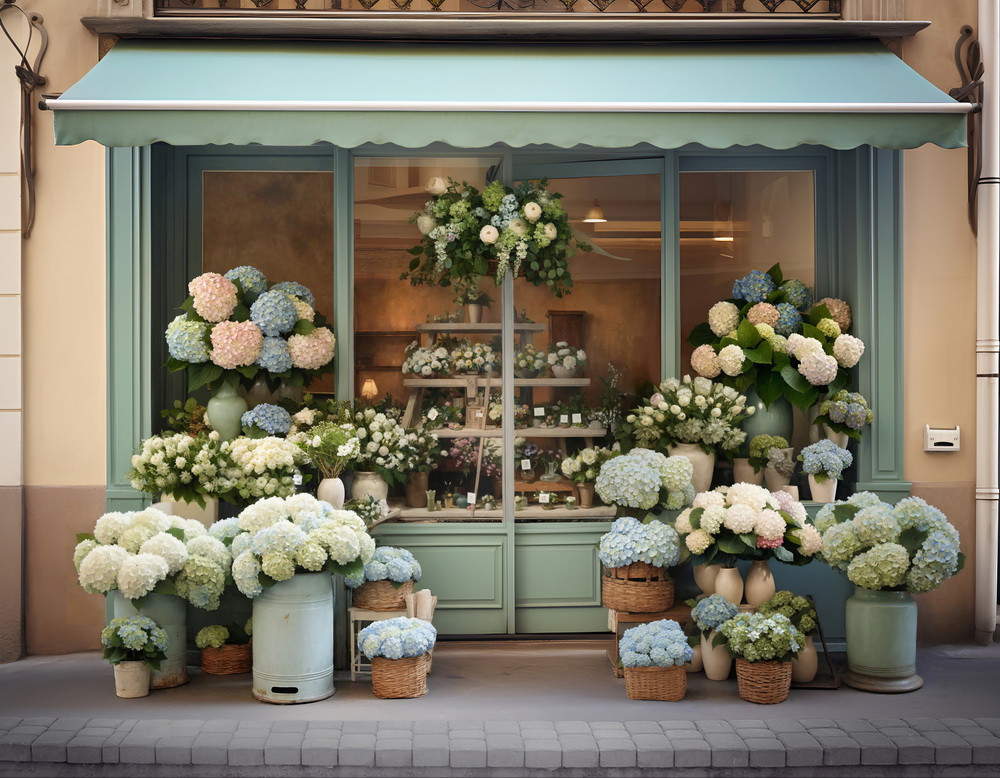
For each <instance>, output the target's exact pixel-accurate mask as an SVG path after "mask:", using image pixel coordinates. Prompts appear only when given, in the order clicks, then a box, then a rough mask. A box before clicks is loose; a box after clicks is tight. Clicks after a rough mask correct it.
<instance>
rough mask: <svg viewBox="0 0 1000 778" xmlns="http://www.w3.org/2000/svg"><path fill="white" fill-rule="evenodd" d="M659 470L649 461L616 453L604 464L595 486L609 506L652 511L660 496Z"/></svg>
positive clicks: (660, 477) (660, 481) (660, 479)
mask: <svg viewBox="0 0 1000 778" xmlns="http://www.w3.org/2000/svg"><path fill="white" fill-rule="evenodd" d="M662 481H663V479H662V476H661V475H660V472H659V471H658V470H657V469H656V468H655V467H653V466H652V465H651V464H649V463H648V462H646V461H644V460H642V459H640V458H638V457H634V456H631V455H625V456H617V457H613V458H612V459H609V460H608V461H607V462H605V463H604V464H603V465H601V472H600V473H598V475H597V480H596V482H595V483H594V486H595V488H596V490H597V494H598V495H599V496H600V498H601V499H602V500H604V502H606V503H608V504H609V505H620V506H624V507H626V508H642V509H643V510H649V509H650V508H652V507H653V506H654V505H656V503H657V502H658V501H659V499H660V487H661V486H662Z"/></svg>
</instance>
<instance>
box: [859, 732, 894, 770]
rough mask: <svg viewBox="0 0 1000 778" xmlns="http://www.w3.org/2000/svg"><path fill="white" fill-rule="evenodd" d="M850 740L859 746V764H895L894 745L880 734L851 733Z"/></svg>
mask: <svg viewBox="0 0 1000 778" xmlns="http://www.w3.org/2000/svg"><path fill="white" fill-rule="evenodd" d="M851 739H852V740H853V741H854V742H855V743H857V744H858V745H859V746H861V764H863V765H880V764H881V765H884V764H896V759H897V756H896V744H895V743H893V742H892V741H891V740H889V738H887V737H886V736H885V735H883V734H882V733H881V732H852V733H851Z"/></svg>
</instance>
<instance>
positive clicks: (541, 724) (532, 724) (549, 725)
mask: <svg viewBox="0 0 1000 778" xmlns="http://www.w3.org/2000/svg"><path fill="white" fill-rule="evenodd" d="M518 724H519V725H520V727H521V731H522V732H523V731H524V730H526V729H551V730H552V731H553V732H555V729H556V725H555V724H554V723H553V722H551V721H519V722H518Z"/></svg>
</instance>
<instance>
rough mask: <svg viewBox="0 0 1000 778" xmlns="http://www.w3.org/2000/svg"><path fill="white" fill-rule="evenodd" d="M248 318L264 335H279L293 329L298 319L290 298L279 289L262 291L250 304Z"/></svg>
mask: <svg viewBox="0 0 1000 778" xmlns="http://www.w3.org/2000/svg"><path fill="white" fill-rule="evenodd" d="M250 318H251V320H252V321H253V323H254V324H256V325H257V326H258V327H260V330H261V332H263V333H264V334H265V335H272V336H273V335H281V334H283V333H286V332H291V331H292V330H293V329H295V324H296V322H297V321H298V320H299V314H298V311H296V310H295V303H294V302H292V298H291V297H289V296H288V294H286V293H285V292H283V291H281V290H280V289H277V288H274V289H271V290H270V291H267V292H264V294H262V295H261V296H260V297H258V298H257V299H256V300H254V303H253V305H251V306H250Z"/></svg>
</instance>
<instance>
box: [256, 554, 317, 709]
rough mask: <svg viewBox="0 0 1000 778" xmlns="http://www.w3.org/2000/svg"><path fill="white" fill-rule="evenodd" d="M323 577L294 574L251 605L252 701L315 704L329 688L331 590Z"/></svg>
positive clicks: (309, 574)
mask: <svg viewBox="0 0 1000 778" xmlns="http://www.w3.org/2000/svg"><path fill="white" fill-rule="evenodd" d="M331 581H332V579H331V577H330V574H329V573H296V574H295V575H294V576H292V577H291V578H289V579H288V580H287V581H280V582H279V583H276V584H275V585H274V586H272V587H270V588H268V589H265V590H264V591H263V592H262V593H261V594H259V595H257V597H255V598H254V601H253V696H254V697H256V698H257V699H258V700H262V701H264V702H278V703H295V702H315V701H316V700H323V699H326V698H327V697H329V696H330V695H331V694H333V692H334V688H333V586H332V583H331Z"/></svg>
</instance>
